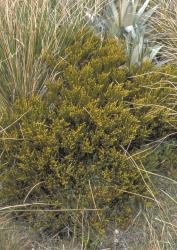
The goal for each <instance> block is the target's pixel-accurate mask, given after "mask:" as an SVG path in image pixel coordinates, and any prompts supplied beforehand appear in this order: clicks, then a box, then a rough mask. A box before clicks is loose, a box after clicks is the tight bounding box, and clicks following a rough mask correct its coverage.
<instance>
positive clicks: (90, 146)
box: [0, 32, 172, 232]
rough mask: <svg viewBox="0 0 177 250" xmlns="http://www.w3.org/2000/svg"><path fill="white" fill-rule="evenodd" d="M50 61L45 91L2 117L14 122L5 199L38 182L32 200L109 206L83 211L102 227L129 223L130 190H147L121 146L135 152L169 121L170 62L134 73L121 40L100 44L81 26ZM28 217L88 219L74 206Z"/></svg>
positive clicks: (43, 221) (5, 143) (59, 225)
mask: <svg viewBox="0 0 177 250" xmlns="http://www.w3.org/2000/svg"><path fill="white" fill-rule="evenodd" d="M47 61H48V65H49V66H48V67H50V68H51V70H56V72H57V73H58V74H57V76H56V80H55V82H54V83H49V84H48V86H47V89H48V91H47V93H46V94H45V95H44V96H43V98H42V99H40V98H38V97H34V98H33V99H30V100H26V99H23V98H21V99H19V100H18V101H16V103H15V105H14V110H13V113H12V114H11V115H10V116H9V115H8V114H4V118H3V121H4V124H7V122H8V124H10V123H13V124H12V125H11V126H9V128H7V129H6V130H5V132H4V133H3V140H2V141H1V151H2V155H1V176H0V181H1V182H2V190H1V191H2V192H1V194H0V199H1V203H4V204H5V203H6V204H17V203H22V202H23V200H24V198H25V196H26V195H27V194H28V192H29V191H30V190H31V189H32V188H33V187H34V186H35V185H36V186H35V187H34V188H33V189H32V190H31V192H30V193H29V195H28V197H27V199H26V202H45V203H48V208H49V209H53V208H55V209H56V208H57V209H60V208H61V209H65V208H66V209H74V208H79V209H81V208H86V209H92V208H93V209H95V208H98V209H103V210H102V211H98V212H95V211H92V212H87V213H86V212H85V214H87V216H86V217H84V218H85V220H86V224H88V225H90V226H92V227H93V228H95V229H96V230H98V229H99V230H101V229H103V228H104V225H105V223H107V222H108V221H111V220H112V221H116V222H117V223H118V225H126V224H127V223H128V222H129V221H130V218H131V215H132V213H133V207H134V206H133V201H134V198H133V197H134V196H133V195H132V194H129V192H131V193H137V194H143V193H144V194H147V193H146V186H145V184H144V182H143V180H142V176H141V174H140V172H139V171H138V170H137V169H136V168H135V167H133V165H132V164H131V162H130V161H129V160H127V156H126V154H125V152H124V150H123V148H124V149H128V150H130V153H131V152H136V150H138V149H139V148H140V146H141V145H142V144H143V143H144V142H146V139H147V140H150V139H152V140H154V139H157V138H158V137H159V136H161V135H163V133H164V131H165V129H167V128H168V127H167V124H168V123H167V118H168V119H169V117H170V115H169V112H167V111H168V109H167V108H165V107H163V106H164V105H166V106H167V103H168V101H167V97H168V96H169V91H170V88H168V86H167V83H166V84H165V83H163V82H164V80H165V78H167V77H166V76H164V75H162V73H160V72H161V70H162V71H163V72H165V70H166V71H167V70H169V71H170V70H171V68H169V69H168V67H166V68H165V67H164V68H161V69H157V70H156V69H155V67H154V66H153V65H152V64H149V63H146V64H145V65H144V66H143V67H144V68H142V69H141V70H138V69H132V74H133V75H134V76H136V77H133V78H132V75H130V74H129V72H128V70H127V67H126V57H125V54H124V44H123V43H122V42H121V41H116V40H114V39H107V40H105V41H104V42H103V43H101V42H100V40H99V38H97V37H94V36H93V35H92V34H90V33H88V34H85V35H84V36H83V33H82V32H81V33H79V34H78V35H77V36H76V39H75V40H73V43H72V44H71V45H70V47H68V48H67V49H66V51H65V54H64V55H63V59H62V60H58V61H57V60H56V59H54V58H52V57H51V56H47ZM54 68H55V69H54ZM152 71H155V72H154V73H150V72H152ZM144 73H146V74H144ZM140 74H143V75H141V76H140ZM161 79H163V80H161ZM154 86H156V87H157V88H156V89H151V88H150V87H154ZM160 87H161V88H160ZM152 104H153V105H152ZM170 105H171V104H169V108H172V106H170ZM14 121H16V122H14ZM159 122H160V123H159ZM162 125H163V126H162ZM159 126H161V131H162V132H161V131H160V130H159ZM163 127H164V130H163ZM156 133H157V135H156ZM142 175H144V174H143V173H142ZM144 178H145V179H146V177H145V175H144ZM35 208H39V207H38V206H36V207H35ZM85 214H84V215H85ZM24 216H25V217H27V218H28V220H29V221H33V223H35V224H36V227H41V226H43V228H44V229H50V230H53V232H54V231H55V232H56V231H57V230H62V229H66V227H69V228H70V229H72V225H73V223H74V222H76V221H77V222H78V225H79V226H80V224H79V223H81V220H82V218H81V216H80V213H79V212H72V213H71V211H70V212H55V213H51V212H43V213H42V212H41V213H40V212H38V213H34V212H32V213H27V212H26V213H24ZM34 220H36V221H35V222H34ZM80 228H81V226H80ZM62 232H63V231H62Z"/></svg>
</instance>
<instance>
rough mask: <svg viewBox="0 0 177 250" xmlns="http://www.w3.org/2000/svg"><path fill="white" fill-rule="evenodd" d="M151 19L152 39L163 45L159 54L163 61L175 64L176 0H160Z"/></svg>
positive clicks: (176, 57)
mask: <svg viewBox="0 0 177 250" xmlns="http://www.w3.org/2000/svg"><path fill="white" fill-rule="evenodd" d="M155 2H156V3H157V4H158V6H159V7H158V9H157V11H156V14H155V15H154V16H153V18H152V19H151V24H152V29H153V33H152V36H153V39H154V40H155V42H156V43H157V42H159V43H160V44H162V45H163V48H162V49H161V50H160V56H161V58H162V60H163V61H166V62H170V63H171V64H175V65H176V64H177V1H176V0H161V1H155Z"/></svg>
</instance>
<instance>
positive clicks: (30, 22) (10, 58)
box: [0, 0, 104, 109]
mask: <svg viewBox="0 0 177 250" xmlns="http://www.w3.org/2000/svg"><path fill="white" fill-rule="evenodd" d="M103 3H104V1H102V0H91V1H86V0H77V1H73V0H65V1H64V0H61V1H55V0H23V1H21V0H16V1H12V0H7V1H2V0H1V1H0V108H3V107H4V106H6V107H8V108H9V109H10V108H11V104H12V103H13V102H14V100H15V97H16V96H24V97H28V96H29V95H33V94H35V93H36V92H38V91H39V90H40V89H41V87H42V86H43V85H45V82H46V79H47V80H49V79H50V78H52V72H50V73H49V72H48V70H47V68H46V65H45V63H44V61H43V56H44V55H45V54H49V55H50V54H53V55H55V56H58V58H59V56H60V52H61V51H62V49H63V48H64V47H65V46H67V44H68V43H69V37H72V34H73V32H75V30H77V29H79V27H80V26H79V25H80V24H81V23H82V24H83V22H84V20H85V19H84V16H85V8H86V7H87V6H90V8H92V9H94V11H96V12H97V11H99V10H100V8H101V7H102V5H103ZM65 25H66V27H67V28H66V27H65ZM68 34H69V36H68Z"/></svg>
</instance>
